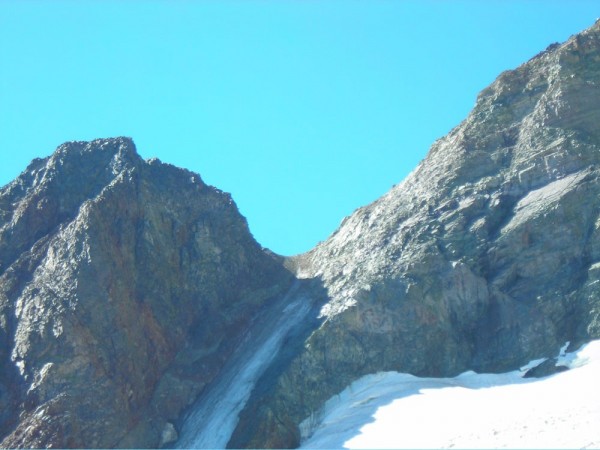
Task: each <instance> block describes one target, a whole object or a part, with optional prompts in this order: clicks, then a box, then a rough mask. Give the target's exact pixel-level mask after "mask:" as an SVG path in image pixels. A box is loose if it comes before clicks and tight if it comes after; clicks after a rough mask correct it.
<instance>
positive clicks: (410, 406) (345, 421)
mask: <svg viewBox="0 0 600 450" xmlns="http://www.w3.org/2000/svg"><path fill="white" fill-rule="evenodd" d="M566 347H567V346H566V345H565V347H563V349H566ZM542 361H543V360H538V361H533V362H532V363H530V364H528V365H527V366H525V367H523V368H521V370H517V371H514V372H509V373H504V374H477V373H475V372H465V373H463V374H461V375H459V376H457V377H455V378H418V377H415V376H412V375H408V374H403V373H397V372H382V373H377V374H373V375H367V376H365V377H363V378H360V379H359V380H357V381H355V382H354V383H352V384H351V385H350V386H348V387H347V388H346V389H345V390H344V391H342V392H341V393H340V394H339V395H336V396H334V397H332V398H331V399H329V401H328V402H327V403H326V404H325V406H324V407H323V409H322V410H321V411H320V412H318V413H316V414H313V415H312V416H311V417H309V418H307V419H306V420H305V421H304V422H303V423H302V424H301V430H302V434H303V441H302V444H301V448H350V449H352V448H452V447H456V448H600V341H593V342H591V343H589V344H587V345H586V346H584V347H582V348H581V349H579V350H578V351H576V352H573V353H567V354H564V350H563V351H562V352H561V355H560V356H559V358H558V362H557V365H564V366H567V367H569V368H570V370H568V371H565V372H561V373H558V374H556V375H552V376H549V377H545V378H523V375H524V373H525V372H526V370H528V369H529V368H531V367H534V366H535V365H537V364H539V363H541V362H542Z"/></svg>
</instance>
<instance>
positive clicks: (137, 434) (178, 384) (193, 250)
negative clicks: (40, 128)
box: [0, 138, 291, 448]
mask: <svg viewBox="0 0 600 450" xmlns="http://www.w3.org/2000/svg"><path fill="white" fill-rule="evenodd" d="M290 282H291V277H290V275H289V274H288V272H286V271H285V270H284V269H283V268H282V265H281V262H280V261H279V260H278V259H277V258H275V257H274V256H273V255H272V254H270V253H269V252H267V251H265V250H264V249H262V248H261V247H260V246H259V245H258V244H257V243H256V242H255V241H254V239H253V238H252V236H251V234H250V233H249V230H248V227H247V224H246V221H245V219H244V218H243V217H242V216H241V215H240V214H239V212H238V210H237V208H236V206H235V204H234V203H233V201H232V199H231V198H230V196H229V195H228V194H225V193H223V192H221V191H219V190H218V189H215V188H213V187H210V186H207V185H206V184H204V182H203V181H202V180H201V178H200V177H199V176H198V175H197V174H194V173H191V172H188V171H186V170H182V169H178V168H175V167H173V166H170V165H167V164H163V163H161V162H160V161H158V160H151V161H144V160H142V159H141V158H140V157H139V156H138V155H137V153H136V150H135V146H134V144H133V142H132V141H131V140H129V139H126V138H117V139H104V140H97V141H93V142H71V143H67V144H64V145H62V146H61V147H59V148H58V149H57V150H56V152H55V153H54V154H53V155H52V156H50V157H49V158H46V159H43V160H35V161H33V162H32V163H31V165H30V166H29V167H28V168H27V170H25V171H24V172H23V173H22V174H21V175H20V176H19V177H18V178H17V179H16V180H15V181H13V182H12V183H11V184H9V185H7V186H5V187H4V188H3V189H2V190H1V191H0V340H1V344H0V360H1V364H0V432H1V438H2V439H3V441H2V446H3V447H20V446H24V447H40V448H41V447H49V446H53V447H107V448H111V447H118V446H132V447H140V446H150V447H157V446H158V445H159V444H160V443H163V444H164V443H167V442H168V441H173V440H175V439H176V430H175V429H174V427H173V424H172V421H175V420H176V419H177V418H178V417H179V416H180V414H181V412H182V411H183V410H184V408H185V407H186V406H187V405H188V404H189V403H191V402H192V401H193V399H194V398H195V397H196V396H197V394H198V393H199V392H200V391H201V390H202V388H203V387H204V386H205V385H206V384H207V383H208V382H210V381H211V380H212V379H213V378H214V377H215V375H216V374H217V373H218V372H219V370H220V368H221V366H222V365H223V363H224V361H226V360H227V357H228V355H229V354H230V353H231V351H232V349H233V348H234V347H235V346H236V343H237V341H239V339H240V336H241V333H242V332H243V330H244V329H245V327H246V325H247V323H248V322H249V321H250V320H251V318H252V317H253V315H254V314H255V313H256V311H258V309H259V308H260V307H263V306H264V305H268V304H269V302H270V301H271V300H272V299H273V298H275V297H277V295H278V294H279V292H280V291H282V290H285V289H287V286H288V285H289V284H290Z"/></svg>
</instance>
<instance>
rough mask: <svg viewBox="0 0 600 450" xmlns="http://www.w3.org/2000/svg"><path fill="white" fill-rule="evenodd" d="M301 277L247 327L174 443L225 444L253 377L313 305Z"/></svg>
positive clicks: (191, 445) (189, 445) (182, 445)
mask: <svg viewBox="0 0 600 450" xmlns="http://www.w3.org/2000/svg"><path fill="white" fill-rule="evenodd" d="M300 286H301V282H300V281H296V283H295V284H294V285H293V286H292V287H291V288H290V290H289V291H288V292H287V294H286V295H285V296H284V297H283V298H282V299H281V300H280V301H278V302H277V303H276V304H275V305H274V306H273V307H271V308H270V309H269V310H268V311H267V312H266V313H265V316H264V317H261V318H260V319H259V320H258V321H257V322H256V323H255V324H254V325H253V326H252V327H251V329H250V330H249V332H248V333H247V335H246V337H245V338H244V341H243V342H242V343H241V344H240V346H239V347H238V349H237V350H236V351H235V352H234V354H233V355H232V357H231V358H230V360H229V361H228V362H227V363H226V364H225V367H224V368H223V369H222V371H221V373H220V374H219V375H218V376H217V378H216V379H215V381H214V382H213V383H212V384H211V385H209V386H208V387H207V388H206V390H205V391H204V393H203V394H202V395H201V396H200V397H199V398H198V400H197V401H196V403H195V405H194V406H192V409H191V411H190V412H189V414H188V416H187V417H186V419H185V420H184V423H183V425H182V428H181V432H180V434H179V440H178V441H177V442H176V443H175V448H212V449H217V448H225V447H226V445H227V443H228V442H229V439H230V438H231V435H232V433H233V431H234V430H235V427H236V426H237V423H238V421H239V414H240V412H241V411H242V409H243V408H244V406H245V405H246V403H247V401H248V398H249V397H250V394H251V392H252V389H253V388H254V386H255V384H256V382H257V381H258V380H259V378H260V377H261V375H262V374H263V373H264V372H265V370H266V369H267V368H268V367H269V365H270V364H271V363H272V362H273V360H274V359H275V357H276V355H277V353H278V352H279V350H280V349H281V347H282V345H283V344H284V342H285V339H286V336H288V334H289V333H290V331H291V330H292V329H293V328H294V326H295V325H297V324H299V323H300V322H302V320H303V319H304V318H305V317H306V316H307V314H308V313H309V311H310V310H311V307H312V302H311V299H310V298H309V296H308V295H306V294H305V293H304V292H303V291H302V290H301V289H300Z"/></svg>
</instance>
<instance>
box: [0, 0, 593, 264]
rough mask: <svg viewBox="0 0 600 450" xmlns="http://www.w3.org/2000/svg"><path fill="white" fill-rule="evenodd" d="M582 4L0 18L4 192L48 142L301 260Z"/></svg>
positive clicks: (578, 26) (356, 5) (101, 6)
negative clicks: (214, 198) (158, 185)
mask: <svg viewBox="0 0 600 450" xmlns="http://www.w3.org/2000/svg"><path fill="white" fill-rule="evenodd" d="M598 16H600V3H598V2H595V1H584V0H578V1H541V0H539V1H534V0H530V1H510V0H504V1H492V0H487V1H481V0H477V1H462V2H458V1H445V2H443V1H431V2H428V1H423V0H421V1H376V0H371V1H366V0H365V1H353V0H340V1H311V0H296V1H284V0H277V1H275V0H273V1H252V0H240V1H228V0H221V1H183V0H180V1H171V2H167V1H141V0H138V1H110V0H103V1H74V0H73V1H52V2H50V1H47V0H45V1H11V0H2V1H0V185H4V184H6V183H8V182H9V181H10V180H11V179H13V178H14V177H15V176H17V175H18V174H19V173H20V172H21V171H22V170H23V169H24V168H25V167H26V166H27V164H28V163H29V161H30V160H31V159H33V158H34V157H43V156H47V155H49V154H50V153H52V151H53V150H54V149H55V148H56V147H57V146H58V145H60V144H61V143H62V142H65V141H69V140H91V139H94V138H98V137H110V136H120V135H125V136H131V137H133V139H134V140H135V142H136V145H137V147H138V151H139V153H140V154H141V155H142V156H143V157H145V158H150V157H154V156H156V157H158V158H160V159H161V160H163V161H165V162H169V163H172V164H175V165H178V166H181V167H185V168H188V169H190V170H193V171H196V172H198V173H200V175H201V176H202V178H203V179H204V180H205V181H206V182H207V183H210V184H213V185H215V186H217V187H219V188H220V189H223V190H225V191H228V192H231V193H232V195H233V198H234V199H235V201H236V203H237V204H238V207H239V208H240V210H241V212H242V214H244V216H246V217H247V219H248V222H249V225H250V229H251V231H252V232H253V233H254V236H255V237H256V239H257V240H258V241H259V242H260V243H261V244H262V245H264V246H265V247H268V248H270V249H272V250H273V251H275V252H278V253H281V254H286V255H289V254H295V253H299V252H303V251H306V250H309V249H310V248H312V247H313V246H314V245H315V244H316V243H317V242H318V241H320V240H324V239H326V238H327V236H328V235H329V234H331V233H332V232H333V231H334V230H335V228H336V227H337V225H338V224H339V223H340V221H341V220H342V219H343V217H344V216H346V215H349V214H350V213H351V212H352V211H353V210H354V209H356V208H357V207H359V206H362V205H364V204H366V203H369V202H371V201H373V200H375V199H376V198H377V197H379V196H381V195H382V194H384V193H385V192H386V191H387V190H388V189H389V188H390V187H391V186H392V185H393V184H395V183H398V182H399V181H401V180H402V179H403V178H404V177H405V176H406V175H407V174H408V173H409V172H410V171H411V170H412V169H413V168H414V167H415V166H416V165H417V163H418V162H419V161H420V160H421V159H422V158H423V157H424V156H425V154H426V153H427V151H428V149H429V146H430V145H431V143H432V142H433V141H434V140H435V139H437V138H439V137H441V136H443V135H445V134H446V133H447V132H448V131H450V129H452V128H453V127H454V126H456V125H458V124H459V123H460V121H461V120H462V119H464V118H465V116H466V115H467V113H468V112H469V110H470V109H471V107H472V106H473V104H474V102H475V98H476V95H477V93H478V92H479V91H480V90H481V89H483V88H484V87H485V86H486V85H488V84H489V83H490V82H492V81H493V80H494V78H495V77H496V76H497V75H498V74H499V73H500V72H501V71H503V70H507V69H511V68H514V67H516V66H518V65H519V64H521V63H523V62H525V61H526V60H527V59H529V58H530V57H532V56H534V55H535V54H536V53H538V52H539V51H541V50H543V49H544V48H546V47H547V46H548V45H549V44H551V43H553V42H556V41H564V40H565V39H567V38H568V37H569V36H570V35H571V34H574V33H577V32H579V31H581V30H583V29H584V28H587V27H589V26H591V25H592V24H593V22H594V20H595V19H596V17H598Z"/></svg>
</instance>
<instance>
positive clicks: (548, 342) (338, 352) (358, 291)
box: [230, 24, 600, 447]
mask: <svg viewBox="0 0 600 450" xmlns="http://www.w3.org/2000/svg"><path fill="white" fill-rule="evenodd" d="M599 123H600V25H599V24H596V25H594V26H593V27H592V28H591V29H589V30H587V31H585V32H583V33H581V34H579V35H577V36H574V37H573V38H571V39H569V41H567V42H566V43H564V44H562V45H558V44H555V45H552V46H550V47H549V48H548V49H547V50H546V51H544V52H542V53H540V54H539V55H537V56H536V57H534V58H533V59H532V60H530V61H529V62H527V63H526V64H524V65H522V66H521V67H519V68H517V69H516V70H512V71H508V72H505V73H503V74H501V75H500V76H499V77H498V79H497V80H496V81H495V82H494V83H493V84H492V85H491V86H490V87H488V88H487V89H485V90H484V91H483V92H481V94H480V95H479V97H478V99H477V103H476V105H475V107H474V109H473V111H472V112H471V114H470V115H469V116H468V117H467V119H466V120H465V121H464V122H463V123H461V124H460V125H459V126H458V127H457V128H455V129H454V130H453V131H452V132H450V134H449V135H448V136H446V137H444V138H443V139H440V140H439V141H437V142H435V143H434V145H433V146H432V148H431V151H430V152H429V154H428V156H427V157H426V159H425V160H424V161H423V162H422V163H421V164H420V165H419V166H418V167H417V169H416V170H415V171H414V172H413V173H412V174H411V175H410V176H409V177H408V178H407V179H406V180H404V181H403V182H402V183H401V184H399V185H398V186H396V187H395V188H393V189H392V190H391V191H390V192H389V193H387V194H386V195H385V196H383V197H382V198H381V199H379V200H377V201H376V202H374V203H373V204H371V205H368V206H366V207H364V208H361V209H359V210H358V211H356V212H355V213H354V214H353V215H352V216H350V217H348V218H346V219H345V221H344V223H343V224H342V225H341V227H340V229H339V230H337V231H336V232H335V233H334V234H333V235H332V236H331V237H330V238H329V239H328V240H327V241H326V242H324V243H322V244H320V245H319V246H317V247H316V248H315V249H314V250H313V251H311V252H309V253H308V254H306V255H302V256H300V257H297V258H295V259H293V260H291V261H289V262H288V264H289V265H290V266H294V267H295V268H296V270H297V273H298V276H299V277H306V278H319V279H321V280H322V283H323V285H324V286H325V288H326V289H327V291H328V295H329V301H328V302H327V304H326V305H325V306H324V307H323V308H322V309H321V317H322V318H323V320H324V322H323V324H322V325H321V326H320V327H319V328H318V329H317V330H315V331H314V332H313V333H312V334H311V336H310V337H309V338H308V339H307V340H306V342H305V344H304V346H303V347H302V350H301V351H300V352H299V354H297V355H296V356H295V357H294V358H292V360H291V361H289V362H288V363H287V365H286V368H285V370H282V371H280V373H278V374H277V375H275V376H272V377H271V378H270V379H264V380H263V381H262V383H263V385H265V386H268V387H264V386H263V388H262V389H261V390H260V392H262V394H259V393H256V395H255V396H254V399H253V400H252V401H251V403H250V406H249V407H248V408H247V409H246V411H245V413H244V414H243V415H242V418H241V422H240V426H239V427H238V429H237V431H236V433H235V434H234V436H233V438H232V441H231V442H230V445H231V446H233V447H236V446H242V445H249V446H251V447H265V446H274V447H288V446H294V445H297V444H298V443H299V440H300V438H301V433H300V430H299V428H298V424H299V423H300V422H301V421H303V420H304V419H307V418H309V417H310V415H311V414H313V413H314V412H315V411H317V410H318V408H319V407H320V406H321V405H322V403H323V402H324V400H326V399H327V398H329V397H330V396H332V395H335V394H336V393H338V392H340V391H341V390H342V389H343V388H344V387H345V386H347V385H348V384H350V382H351V381H353V380H355V379H357V378H359V377H360V376H362V375H364V374H368V373H373V372H377V371H382V370H396V371H401V372H409V373H413V374H416V375H423V376H450V375H456V374H458V373H459V372H461V371H465V370H468V369H472V370H477V371H488V372H489V371H491V372H496V371H505V370H509V369H514V368H516V367H518V366H519V365H520V364H522V363H524V362H526V361H528V360H530V359H533V358H537V357H541V356H551V355H554V354H556V353H557V352H558V349H559V347H560V346H561V345H562V344H564V343H565V342H566V341H571V342H572V343H573V344H575V343H581V342H582V341H585V340H587V339H590V338H597V337H600V317H599V316H600V284H599V279H600V216H599V211H600V200H599V199H600V168H599V167H600V166H599V163H600V127H599V125H598V124H599Z"/></svg>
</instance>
